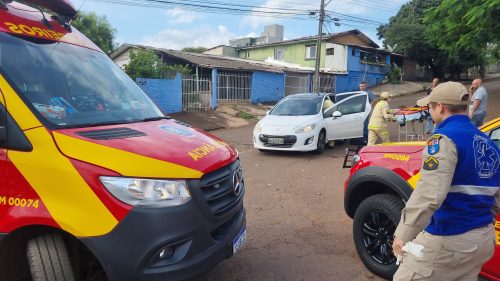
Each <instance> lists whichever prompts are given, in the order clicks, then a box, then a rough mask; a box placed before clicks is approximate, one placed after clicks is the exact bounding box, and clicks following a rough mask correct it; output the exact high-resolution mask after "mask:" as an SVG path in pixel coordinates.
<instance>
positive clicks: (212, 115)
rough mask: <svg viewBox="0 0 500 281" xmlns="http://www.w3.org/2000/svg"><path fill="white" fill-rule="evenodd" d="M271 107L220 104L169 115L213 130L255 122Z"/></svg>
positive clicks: (203, 128) (204, 128) (195, 125)
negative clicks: (214, 108) (205, 108)
mask: <svg viewBox="0 0 500 281" xmlns="http://www.w3.org/2000/svg"><path fill="white" fill-rule="evenodd" d="M271 107H272V106H266V105H259V104H251V103H246V104H220V105H219V107H218V108H217V109H216V110H206V111H184V112H178V113H172V114H169V115H170V116H171V117H172V118H174V119H177V120H179V121H182V122H184V123H187V124H189V125H192V126H194V127H196V128H199V129H202V130H204V131H214V130H221V129H226V128H234V127H240V126H245V125H248V124H255V123H257V121H259V119H260V118H262V117H263V116H265V115H266V112H267V111H268V110H269V109H271Z"/></svg>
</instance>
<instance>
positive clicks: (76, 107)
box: [0, 33, 163, 129]
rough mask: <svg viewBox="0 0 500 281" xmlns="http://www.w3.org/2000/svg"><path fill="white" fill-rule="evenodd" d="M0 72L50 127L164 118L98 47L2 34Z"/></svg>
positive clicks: (0, 38) (0, 37) (0, 41)
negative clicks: (90, 47)
mask: <svg viewBox="0 0 500 281" xmlns="http://www.w3.org/2000/svg"><path fill="white" fill-rule="evenodd" d="M0 71H1V73H2V74H3V75H4V76H6V77H7V79H8V80H9V81H10V82H11V84H12V86H14V88H15V89H16V90H17V91H18V93H19V95H20V96H21V98H22V99H23V100H24V101H25V102H26V103H27V104H28V106H29V107H30V108H31V110H32V111H33V112H35V113H36V114H37V115H38V117H39V118H40V120H41V121H42V123H44V124H46V125H47V126H49V127H51V128H56V129H57V128H65V127H84V126H95V125H105V124H119V123H131V122H139V121H141V120H153V119H155V118H161V117H162V116H163V115H162V113H161V112H160V110H159V109H158V108H157V107H156V105H154V104H153V102H152V101H151V100H150V99H149V98H148V97H147V96H146V95H145V94H144V92H142V90H141V89H140V88H139V87H138V86H137V85H136V84H135V83H134V82H133V81H132V80H131V79H130V78H129V77H128V76H127V75H126V74H125V73H124V72H123V71H122V70H121V69H119V68H118V66H117V65H116V64H115V63H113V61H111V60H110V59H109V58H108V57H107V56H106V55H105V54H103V53H102V52H99V51H95V50H91V49H87V48H84V47H79V46H75V45H71V44H66V43H61V42H59V43H57V42H54V41H46V40H41V39H32V38H26V37H18V36H14V35H10V34H6V33H0Z"/></svg>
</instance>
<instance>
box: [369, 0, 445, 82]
mask: <svg viewBox="0 0 500 281" xmlns="http://www.w3.org/2000/svg"><path fill="white" fill-rule="evenodd" d="M441 1H442V0H412V1H410V2H408V3H406V4H404V5H403V6H402V7H401V9H400V10H399V12H398V13H397V14H396V15H395V16H393V17H391V18H390V19H389V23H388V24H384V25H381V26H379V27H378V29H377V31H378V33H377V35H378V37H379V39H384V40H383V44H384V46H385V47H390V48H392V49H393V51H394V52H396V53H401V54H403V55H405V56H406V57H408V58H410V59H412V60H414V61H416V62H417V63H418V64H419V65H425V66H429V67H431V69H432V70H433V72H434V73H436V74H437V75H439V73H440V72H441V71H442V69H441V66H442V64H443V63H442V61H443V60H446V58H445V53H444V52H443V51H442V50H439V49H438V48H436V47H434V46H433V45H432V44H429V43H428V42H427V41H426V40H425V29H426V27H425V25H424V24H423V23H422V22H423V18H424V13H425V11H426V10H428V9H430V8H432V7H436V6H438V5H439V4H440V3H441Z"/></svg>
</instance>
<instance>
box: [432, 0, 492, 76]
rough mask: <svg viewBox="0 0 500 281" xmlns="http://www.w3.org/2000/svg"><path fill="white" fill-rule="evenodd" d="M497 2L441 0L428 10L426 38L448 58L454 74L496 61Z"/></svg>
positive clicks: (484, 0)
mask: <svg viewBox="0 0 500 281" xmlns="http://www.w3.org/2000/svg"><path fill="white" fill-rule="evenodd" d="M499 16H500V1H498V0H468V1H463V0H443V2H442V3H441V5H440V6H438V7H435V8H433V9H430V10H429V11H428V12H427V13H426V15H425V17H424V23H425V24H426V25H427V26H428V28H427V30H426V34H425V35H426V38H427V39H428V40H429V41H430V42H433V43H434V44H435V46H437V47H438V48H440V49H442V50H444V51H445V52H446V53H447V54H448V56H449V57H450V63H451V65H452V67H455V68H456V69H455V71H459V70H461V69H463V68H466V67H470V66H475V65H480V66H483V65H484V64H485V63H486V61H487V60H490V61H491V60H492V58H496V59H497V60H498V59H499V58H500V47H499V43H500V42H499V41H500V20H499Z"/></svg>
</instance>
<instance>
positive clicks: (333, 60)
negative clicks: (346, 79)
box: [324, 43, 348, 72]
mask: <svg viewBox="0 0 500 281" xmlns="http://www.w3.org/2000/svg"><path fill="white" fill-rule="evenodd" d="M330 48H333V49H334V55H333V56H328V55H326V56H325V69H326V70H329V71H335V72H347V49H348V47H347V46H346V45H339V44H333V43H326V48H325V50H324V52H325V54H326V50H327V49H330Z"/></svg>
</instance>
